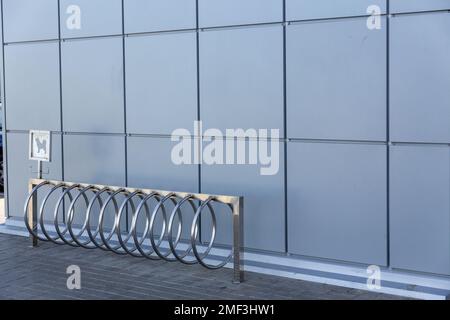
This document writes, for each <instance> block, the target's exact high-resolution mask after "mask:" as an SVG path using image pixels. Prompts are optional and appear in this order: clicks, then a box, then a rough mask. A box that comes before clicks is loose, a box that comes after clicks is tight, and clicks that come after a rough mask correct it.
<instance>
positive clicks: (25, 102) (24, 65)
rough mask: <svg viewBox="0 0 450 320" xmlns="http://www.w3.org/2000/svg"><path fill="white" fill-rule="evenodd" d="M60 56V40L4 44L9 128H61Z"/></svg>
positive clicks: (55, 129)
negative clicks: (58, 41)
mask: <svg viewBox="0 0 450 320" xmlns="http://www.w3.org/2000/svg"><path fill="white" fill-rule="evenodd" d="M58 60H59V48H58V43H57V42H43V43H24V44H14V45H8V46H6V47H5V72H6V74H7V76H6V81H5V89H6V92H8V106H9V112H8V117H7V122H8V129H14V130H27V129H30V128H33V129H40V130H52V131H59V130H60V129H61V125H60V94H59V91H60V88H59V64H58Z"/></svg>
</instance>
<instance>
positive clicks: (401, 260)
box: [390, 145, 450, 275]
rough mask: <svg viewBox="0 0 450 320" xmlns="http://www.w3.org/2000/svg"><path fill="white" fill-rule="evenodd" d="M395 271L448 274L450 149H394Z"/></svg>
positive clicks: (393, 231)
mask: <svg viewBox="0 0 450 320" xmlns="http://www.w3.org/2000/svg"><path fill="white" fill-rule="evenodd" d="M390 157H391V171H390V172H391V174H390V189H391V202H390V207H391V215H390V225H391V255H392V266H393V267H394V268H401V269H409V270H414V271H423V272H431V273H437V274H447V275H448V274H450V255H449V252H450V233H449V225H450V202H449V195H450V148H449V147H448V146H411V145H406V146H392V147H391V152H390Z"/></svg>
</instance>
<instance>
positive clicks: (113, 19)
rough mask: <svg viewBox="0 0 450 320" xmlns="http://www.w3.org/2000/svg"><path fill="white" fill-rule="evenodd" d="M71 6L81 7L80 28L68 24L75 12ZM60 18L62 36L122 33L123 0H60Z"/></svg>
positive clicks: (74, 36)
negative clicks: (73, 27) (70, 26)
mask: <svg viewBox="0 0 450 320" xmlns="http://www.w3.org/2000/svg"><path fill="white" fill-rule="evenodd" d="M71 6H78V7H79V8H80V9H81V10H80V20H81V23H80V28H79V29H72V28H68V26H67V21H68V20H69V22H71V17H72V16H73V14H74V13H73V11H72V10H70V9H71ZM60 19H61V22H60V23H61V37H62V38H77V37H92V36H105V35H115V34H122V0H95V1H93V0H60ZM69 25H70V23H69Z"/></svg>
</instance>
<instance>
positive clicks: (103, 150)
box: [64, 135, 125, 186]
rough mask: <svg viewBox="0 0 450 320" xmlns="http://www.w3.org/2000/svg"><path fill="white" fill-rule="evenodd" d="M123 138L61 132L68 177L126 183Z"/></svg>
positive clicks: (67, 178)
mask: <svg viewBox="0 0 450 320" xmlns="http://www.w3.org/2000/svg"><path fill="white" fill-rule="evenodd" d="M124 152H125V138H124V137H120V136H106V135H105V136H104V135H65V136H64V177H65V179H66V180H67V181H74V182H86V183H94V184H109V185H116V186H124V185H125V155H124Z"/></svg>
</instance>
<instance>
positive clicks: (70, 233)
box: [24, 179, 244, 283]
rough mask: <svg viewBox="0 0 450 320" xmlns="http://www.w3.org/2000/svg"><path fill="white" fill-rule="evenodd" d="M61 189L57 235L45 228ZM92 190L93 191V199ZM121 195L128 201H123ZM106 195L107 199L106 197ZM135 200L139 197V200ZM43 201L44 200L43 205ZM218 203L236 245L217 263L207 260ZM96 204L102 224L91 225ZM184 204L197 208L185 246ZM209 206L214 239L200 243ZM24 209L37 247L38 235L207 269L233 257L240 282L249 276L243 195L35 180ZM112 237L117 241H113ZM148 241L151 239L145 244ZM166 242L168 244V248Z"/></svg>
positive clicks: (56, 215)
mask: <svg viewBox="0 0 450 320" xmlns="http://www.w3.org/2000/svg"><path fill="white" fill-rule="evenodd" d="M44 187H46V189H48V190H46V191H47V192H46V193H45V194H40V195H39V196H38V191H39V190H40V189H42V188H44ZM59 193H60V195H59V197H58V199H57V201H56V205H55V207H54V211H53V224H54V232H53V233H54V234H55V233H56V235H52V232H49V231H48V230H47V229H46V224H45V221H44V211H45V210H46V207H47V206H46V205H47V203H48V200H49V198H50V196H51V195H52V194H56V195H58V194H59ZM89 195H91V198H90V197H89ZM119 196H121V199H124V200H121V201H118V200H117V198H118V197H119ZM65 198H69V200H70V203H69V204H68V203H67V202H66V203H64V201H65V200H64V199H65ZM105 198H106V200H104V199H105ZM136 199H137V202H135V201H136ZM80 200H81V201H83V202H84V204H85V205H86V209H85V210H86V211H85V218H84V223H83V225H82V226H81V228H80V229H79V230H75V227H74V217H75V210H76V203H77V202H78V201H80ZM150 200H154V201H156V203H157V204H156V206H154V208H153V210H151V209H150V206H149V205H148V202H149V201H150ZM167 201H168V203H169V202H171V203H172V205H173V206H174V207H173V210H172V211H171V213H170V214H167V211H166V206H165V203H166V202H167ZM38 202H39V203H40V206H39V209H38ZM136 203H137V205H136ZM213 203H221V204H224V205H226V206H227V207H228V208H229V209H230V212H231V219H232V225H233V244H232V248H231V250H230V253H229V255H228V256H227V257H226V258H225V259H224V260H223V261H220V262H219V263H218V264H211V263H209V262H207V260H208V256H210V254H211V249H213V246H214V241H215V238H216V231H217V219H216V213H215V211H214V208H213V206H212V204H213ZM96 204H98V205H99V206H98V208H100V211H99V213H98V221H97V222H98V223H97V226H96V227H92V216H93V212H94V210H93V208H94V206H95V205H96ZM110 204H112V205H113V208H114V210H115V211H114V212H115V220H114V224H113V227H112V230H105V227H104V224H105V215H106V212H107V208H108V205H110ZM119 204H120V205H119ZM129 207H131V225H130V227H129V228H128V230H127V232H126V233H124V232H123V230H122V228H123V227H122V226H121V223H120V222H121V218H122V217H123V216H124V214H125V212H127V210H128V208H129ZM185 207H190V209H189V210H192V211H193V213H194V217H193V220H192V223H191V225H190V239H189V240H190V241H188V243H187V244H184V247H185V248H183V249H180V248H181V247H182V246H181V245H180V244H181V243H182V241H180V240H181V235H182V231H183V216H184V215H183V209H184V208H185ZM83 209H84V208H83ZM204 209H207V210H208V211H209V214H210V216H211V222H212V224H211V225H212V232H211V238H210V240H209V242H208V243H207V244H205V245H200V242H199V233H200V232H199V229H200V227H199V225H200V217H201V215H202V212H203V211H204ZM62 211H64V212H63V213H64V214H61V212H62ZM24 212H25V216H24V220H25V225H26V227H27V229H28V231H29V232H30V235H31V237H32V240H33V246H37V244H38V241H39V240H40V241H51V242H53V243H55V244H61V245H63V244H65V245H70V246H74V247H83V248H86V249H95V248H99V249H102V250H106V251H112V252H114V253H117V254H129V255H132V256H135V257H145V258H148V259H150V260H161V259H162V260H165V261H169V262H173V261H179V262H181V263H184V264H188V265H193V264H197V263H198V264H200V265H202V266H203V267H205V268H207V269H219V268H222V267H224V266H225V265H226V264H228V263H229V262H231V260H232V261H233V282H235V283H240V282H242V281H243V280H244V269H243V238H244V237H243V235H244V233H243V214H244V198H243V197H234V196H224V195H209V194H195V193H185V192H171V191H162V190H152V189H136V188H124V187H116V186H106V185H95V184H84V183H74V182H64V181H55V180H42V179H31V180H30V181H29V195H28V197H27V199H26V202H25V207H24ZM128 212H129V211H128ZM143 213H145V221H146V222H145V227H144V231H143V232H138V228H137V227H138V219H139V217H140V216H141V215H142V214H143ZM158 215H161V216H162V218H163V219H162V227H161V230H159V231H160V235H159V236H158V235H157V234H156V233H155V225H156V222H155V221H156V219H157V217H158ZM141 227H142V226H141ZM39 230H40V232H39ZM113 238H114V240H115V241H113ZM145 242H146V243H149V244H147V245H145ZM163 243H166V244H167V243H168V248H163V246H162V244H163ZM186 247H187V248H186Z"/></svg>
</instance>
